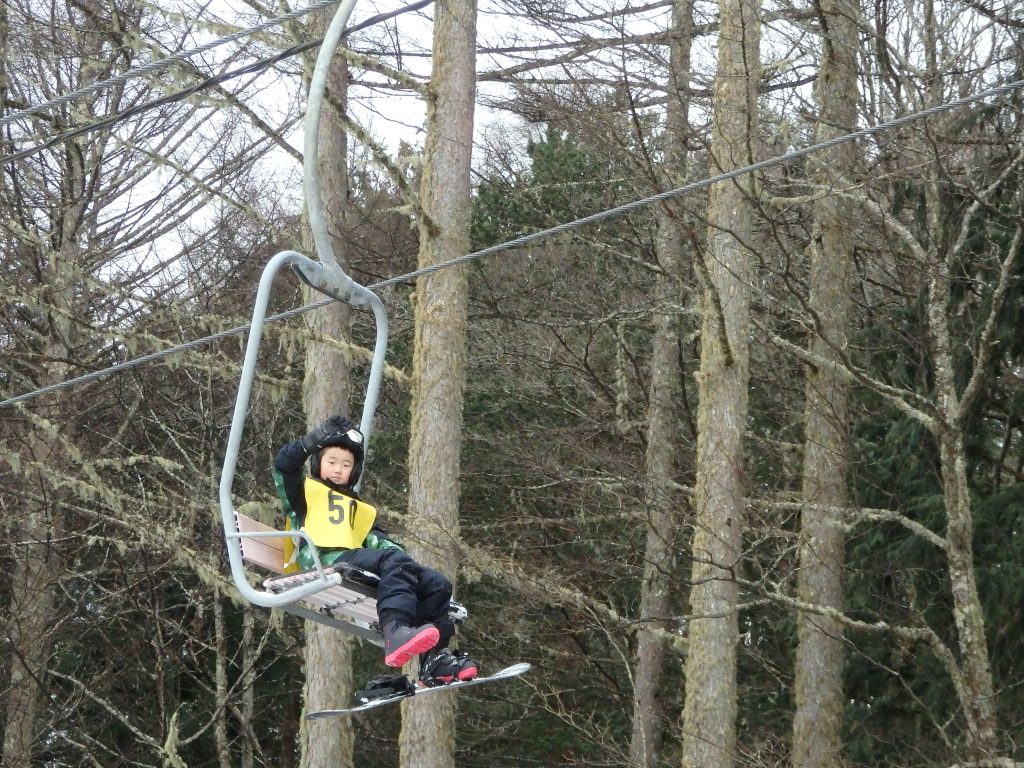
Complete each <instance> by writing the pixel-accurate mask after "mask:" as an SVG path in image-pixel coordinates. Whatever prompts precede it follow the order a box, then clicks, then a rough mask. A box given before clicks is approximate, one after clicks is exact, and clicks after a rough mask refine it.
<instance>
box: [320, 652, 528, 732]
mask: <svg viewBox="0 0 1024 768" xmlns="http://www.w3.org/2000/svg"><path fill="white" fill-rule="evenodd" d="M529 668H530V665H529V664H527V663H525V662H522V663H520V664H513V665H512V666H511V667H505V669H503V670H501V671H499V672H495V673H494V674H493V675H488V676H487V677H474V678H473V679H472V680H456V681H455V682H452V683H446V684H444V685H435V686H431V687H423V688H421V687H419V686H418V685H416V684H415V683H413V682H412V681H411V680H409V679H408V678H406V677H403V676H402V675H399V676H397V677H394V678H390V681H391V690H390V691H388V692H383V693H380V695H377V696H374V697H373V698H370V697H369V696H367V695H363V696H360V694H356V696H357V699H358V700H359V701H360V702H361V703H360V704H358V705H357V706H355V707H350V708H349V709H322V710H320V711H319V712H310V713H309V714H308V715H306V719H307V720H323V719H325V718H328V717H339V716H342V715H351V714H355V713H356V712H366V711H367V710H368V709H377V708H378V707H386V706H387V705H388V704H394V703H395V702H396V701H401V700H402V699H407V698H409V697H410V696H423V695H425V694H429V693H437V692H438V691H451V690H454V689H456V688H465V687H467V686H470V685H482V684H483V683H493V682H494V681H495V680H505V679H507V678H510V677H517V676H519V675H521V674H523V673H524V672H526V671H527V670H528V669H529ZM383 690H384V689H383V688H378V689H377V692H381V691H383ZM360 693H363V694H365V693H366V692H365V691H364V692H360Z"/></svg>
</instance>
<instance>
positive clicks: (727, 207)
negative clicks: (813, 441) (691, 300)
mask: <svg viewBox="0 0 1024 768" xmlns="http://www.w3.org/2000/svg"><path fill="white" fill-rule="evenodd" d="M759 10H760V6H759V3H758V0H725V1H724V2H722V3H721V5H720V32H719V42H718V72H717V75H716V77H715V86H714V95H713V105H712V108H713V115H712V137H711V153H710V154H711V161H712V169H711V170H712V172H718V171H725V170H729V169H731V168H736V167H740V166H743V165H747V164H749V163H750V162H752V160H753V157H754V152H753V146H752V142H753V136H754V130H755V127H756V123H757V85H758V80H759V76H760V63H759V55H760V19H759V18H758V13H759ZM752 187H753V183H752V180H751V178H750V177H749V176H748V177H744V178H741V179H739V180H736V181H727V182H723V183H720V184H716V185H715V186H714V187H712V188H711V193H710V198H709V201H708V221H709V225H710V226H709V230H708V253H707V258H706V259H705V260H704V264H705V270H704V274H705V286H704V302H703V313H704V320H703V327H702V331H701V358H700V372H699V374H698V376H697V384H698V393H699V397H700V403H699V405H698V411H697V430H698V436H697V477H696V485H695V489H694V514H695V521H694V522H695V526H694V534H693V570H692V574H693V577H692V584H691V591H690V606H691V611H692V617H691V619H690V621H689V627H688V636H689V650H688V655H687V658H686V701H685V704H684V707H683V744H682V764H683V765H684V766H686V767H687V768H690V767H692V768H728V767H729V766H731V765H732V762H733V758H734V755H735V746H736V706H737V702H736V644H737V640H738V617H737V601H738V597H739V592H738V588H737V585H736V582H735V580H734V579H733V570H734V569H735V568H736V567H738V566H739V561H740V558H741V555H742V545H743V510H744V495H745V490H744V458H743V433H744V428H745V425H746V420H747V410H748V395H747V384H748V380H749V376H750V372H749V371H750V369H749V354H750V352H749V342H748V335H749V332H750V328H749V314H750V306H749V305H750V299H749V296H748V294H747V285H748V284H749V275H750V271H751V270H750V257H749V254H748V251H747V248H748V247H749V244H750V238H751V234H752V230H753V225H752V221H753V218H754V211H753V206H752V205H751V202H750V199H749V195H750V190H751V188H752Z"/></svg>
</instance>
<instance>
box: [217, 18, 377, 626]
mask: <svg viewBox="0 0 1024 768" xmlns="http://www.w3.org/2000/svg"><path fill="white" fill-rule="evenodd" d="M355 3H356V0H344V2H343V3H342V4H341V6H340V7H339V8H338V10H337V12H336V13H335V15H334V18H333V19H332V21H331V24H330V26H329V28H328V30H327V34H326V35H325V36H324V42H323V44H322V45H321V46H320V52H319V54H318V56H317V61H316V66H315V68H314V70H313V76H312V78H311V80H310V86H309V103H308V105H307V108H306V119H305V126H304V130H305V137H304V154H303V175H304V179H303V186H304V191H305V196H306V207H307V215H308V217H309V225H310V229H311V230H312V233H313V240H314V243H315V245H316V251H317V254H318V255H319V257H320V261H319V262H318V261H314V260H313V259H310V258H308V257H306V256H303V255H302V254H300V253H298V252H296V251H282V252H281V253H278V254H276V255H275V256H274V257H273V258H271V260H270V262H269V263H268V264H267V266H266V267H265V268H264V270H263V275H262V276H261V278H260V283H259V288H258V290H257V293H256V300H255V305H254V307H253V312H252V323H251V326H250V329H249V338H248V341H247V343H246V349H245V359H244V362H243V365H242V372H241V376H240V380H239V385H238V394H237V396H236V398H235V409H234V416H233V418H232V420H231V432H230V434H229V435H228V442H227V448H226V450H225V454H224V466H223V471H222V472H221V478H220V507H221V518H222V522H223V525H224V537H225V541H226V543H227V550H228V561H229V563H230V565H231V575H232V578H233V580H234V582H235V586H236V587H237V588H238V591H239V592H240V593H241V594H242V596H243V597H244V598H245V599H246V600H248V601H249V602H250V603H253V604H254V605H259V606H263V607H266V608H284V609H286V610H290V611H292V612H293V613H296V614H298V615H300V616H303V617H305V618H309V619H313V620H315V621H319V622H321V623H324V624H327V625H329V626H333V627H337V628H339V629H343V630H345V631H347V632H354V633H356V634H358V632H357V631H356V630H355V628H354V627H353V625H351V624H348V623H347V622H344V621H341V620H338V619H334V618H333V617H330V616H328V615H326V614H323V613H319V612H315V611H311V610H310V609H309V608H306V607H303V606H299V605H297V603H298V602H299V601H301V600H302V599H303V598H306V597H309V596H310V595H313V594H316V593H317V592H320V591H322V590H325V589H330V588H331V587H336V586H340V585H341V584H342V576H341V575H340V574H337V573H326V572H325V571H324V567H323V564H322V562H321V560H320V555H319V552H318V551H317V548H316V546H315V545H314V544H313V542H312V540H311V539H310V537H309V535H308V534H306V533H305V532H304V531H273V532H269V531H259V532H257V531H252V532H247V533H241V532H240V531H239V530H238V524H237V521H236V519H235V509H234V503H233V501H232V484H233V481H234V477H235V470H236V467H237V464H238V452H239V447H240V445H241V441H242V433H243V431H244V429H245V419H246V414H247V412H248V409H249V399H250V396H251V393H252V383H253V379H254V378H255V375H256V363H257V360H258V358H259V347H260V340H261V339H262V336H263V325H264V321H265V319H266V311H267V304H268V302H269V300H270V290H271V286H272V284H273V282H274V278H275V277H276V276H277V273H278V272H279V271H280V269H281V268H282V267H284V266H285V265H287V266H290V267H291V268H292V270H293V271H294V272H295V273H296V274H297V275H298V276H299V278H300V279H302V280H303V281H304V282H306V283H307V284H308V285H310V286H311V287H312V288H314V289H316V290H317V291H320V292H321V293H324V294H326V295H327V296H330V297H331V298H333V299H336V300H337V301H343V302H345V303H347V304H349V305H351V306H354V307H369V308H370V309H371V310H372V312H373V317H374V322H375V324H376V334H377V337H376V342H375V344H374V350H373V361H372V363H371V365H370V374H369V380H368V383H367V387H366V397H365V398H364V401H363V413H362V418H361V420H360V424H359V428H360V430H361V431H362V433H363V437H364V444H363V445H364V451H366V450H368V449H369V443H370V437H371V434H372V430H373V415H374V411H375V410H376V408H377V398H378V395H379V392H380V382H381V378H382V376H383V372H384V356H385V352H386V350H387V341H388V320H387V315H386V313H385V311H384V304H383V302H382V301H381V299H380V297H378V296H377V295H376V294H375V293H373V292H372V291H371V290H369V289H368V288H365V287H363V286H361V285H359V284H358V283H356V282H355V281H353V280H352V278H351V277H349V276H348V275H347V274H345V272H344V270H342V269H341V267H340V266H339V265H338V263H337V260H336V258H335V255H334V251H333V248H332V246H331V242H330V236H329V233H328V231H327V222H326V217H325V215H324V210H323V201H322V198H321V196H320V174H319V152H318V137H319V131H320V112H321V107H322V105H323V101H324V90H325V88H326V83H327V74H328V71H329V69H330V64H331V59H332V57H333V55H334V51H335V50H336V48H337V46H338V43H339V42H340V40H341V37H342V35H343V34H344V31H345V26H346V24H347V23H348V19H349V16H350V15H351V13H352V9H353V8H354V7H355ZM357 489H358V485H357ZM284 536H290V537H291V538H292V539H293V540H294V542H295V545H296V546H299V544H300V542H302V541H304V542H306V544H307V545H308V546H309V550H310V552H311V553H312V555H313V559H314V562H315V564H316V571H317V573H318V577H317V578H316V579H314V580H313V581H311V582H309V583H307V584H302V585H300V586H296V587H292V588H289V589H287V590H285V591H283V592H278V593H274V592H270V591H266V590H262V589H257V588H255V587H253V586H252V585H251V584H250V583H249V580H248V578H246V573H245V566H244V564H243V558H242V539H243V538H250V537H251V538H257V537H278V538H280V537H284Z"/></svg>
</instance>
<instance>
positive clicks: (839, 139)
mask: <svg viewBox="0 0 1024 768" xmlns="http://www.w3.org/2000/svg"><path fill="white" fill-rule="evenodd" d="M1022 88H1024V79H1022V80H1015V81H1013V82H1010V83H1006V84H1004V85H999V86H995V87H993V88H989V89H987V90H984V91H981V92H979V93H976V94H973V95H971V96H964V97H962V98H959V99H955V100H953V101H950V102H947V103H945V104H940V105H938V106H935V107H930V108H928V109H925V110H921V111H920V112H914V113H912V114H909V115H904V116H903V117H898V118H895V119H893V120H887V121H885V122H883V123H878V124H877V125H873V126H870V127H868V128H862V129H861V130H859V131H854V132H852V133H847V134H844V135H842V136H836V137H835V138H832V139H829V140H827V141H822V142H819V143H817V144H812V145H810V146H808V147H804V148H803V149H795V150H792V151H790V152H786V153H785V154H782V155H777V156H775V157H771V158H768V159H766V160H761V161H759V162H757V163H753V164H752V165H746V166H743V167H742V168H735V169H733V170H731V171H726V172H725V173H720V174H717V175H715V176H711V177H709V178H706V179H701V180H700V181H695V182H692V183H690V184H686V185H684V186H682V187H678V188H676V189H671V190H668V191H666V192H660V193H658V194H656V195H651V196H649V197H644V198H641V199H639V200H634V201H632V202H629V203H625V204H623V205H620V206H616V207H615V208H608V209H606V210H603V211H598V212H597V213H593V214H591V215H589V216H584V217H583V218H581V219H576V220H574V221H569V222H565V223H563V224H558V225H556V226H554V227H551V228H549V229H544V230H541V231H538V232H533V233H531V234H528V235H523V236H522V237H518V238H516V239H514V240H509V241H507V242H504V243H499V244H497V245H492V246H489V247H487V248H483V249H481V250H479V251H474V252H473V253H469V254H466V255H464V256H458V257H456V258H454V259H449V260H448V261H444V262H440V263H438V264H433V265H430V266H427V267H423V268H421V269H417V270H414V271H412V272H408V273H406V274H403V275H398V276H396V277H391V278H388V279H387V280H382V281H381V282H379V283H374V284H373V285H369V286H367V288H368V289H369V290H371V291H377V290H379V289H381V288H384V287H387V286H390V285H395V284H398V283H404V282H408V281H410V280H414V279H415V278H417V277H422V276H424V275H429V274H432V273H434V272H438V271H440V270H442V269H447V268H448V267H453V266H456V265H459V264H466V263H468V262H471V261H476V260H478V259H482V258H483V257H484V256H489V255H491V254H494V253H499V252H501V251H510V250H514V249H516V248H520V247H522V246H524V245H530V244H532V243H535V242H537V241H539V240H544V239H547V238H549V237H553V236H555V235H559V234H562V233H563V232H568V231H570V230H574V229H579V228H581V227H585V226H587V225H589V224H596V223H598V222H601V221H604V220H605V219H609V218H614V217H617V216H622V215H624V214H627V213H631V212H632V211H635V210H637V209H639V208H644V207H647V206H649V205H653V204H654V203H660V202H664V201H666V200H669V199H671V198H674V197H680V196H682V195H686V194H689V193H691V192H696V191H698V190H701V189H705V188H707V187H710V186H711V185H713V184H717V183H719V182H722V181H729V180H730V179H735V178H737V177H739V176H744V175H746V174H748V173H754V172H756V171H764V170H768V169H770V168H775V167H777V166H779V165H784V164H785V163H789V162H792V161H793V160H799V159H800V158H803V157H806V156H808V155H811V154H814V153H815V152H820V151H822V150H824V149H828V148H830V147H834V146H837V145H840V144H846V143H848V142H851V141H856V140H858V139H864V138H868V137H870V136H874V135H876V134H879V133H884V132H886V131H891V130H895V129H896V128H902V127H903V126H905V125H908V124H910V123H913V122H916V121H918V120H924V119H926V118H929V117H934V116H936V115H940V114H944V113H946V112H951V111H953V110H955V109H958V108H960V107H966V106H970V105H972V104H975V103H977V102H979V101H983V100H985V99H992V98H998V97H1001V96H1005V95H1007V94H1009V93H1012V92H1014V91H1017V90H1020V89H1022ZM332 301H333V299H325V300H323V301H319V302H316V303H313V304H307V305H305V306H303V307H298V308H296V309H293V310H289V311H288V312H282V313H280V314H277V315H273V316H271V317H268V318H266V320H265V321H264V322H266V323H270V322H276V321H280V320H285V319H288V318H291V317H295V316H297V315H301V314H303V313H305V312H310V311H312V310H314V309H318V308H320V307H323V306H326V305H327V304H330V303H331V302H332ZM249 329H250V325H248V324H247V325H242V326H238V327H237V328H232V329H230V330H227V331H222V332H221V333H217V334H214V335H213V336H207V337H205V338H202V339H195V340H193V341H190V342H188V343H186V344H180V345H178V346H175V347H170V348H168V349H165V350H161V351H159V352H154V353H153V354H150V355H146V356H145V357H140V358H138V359H136V360H130V361H126V362H124V363H120V364H118V365H115V366H111V367H110V368H106V369H104V370H101V371H93V372H92V373H88V374H85V375H83V376H79V377H77V378H74V379H69V380H68V381H64V382H60V383H57V384H52V385H50V386H48V387H43V388H42V389H37V390H35V391H32V392H26V393H25V394H22V395H18V396H17V397H12V398H9V399H7V400H3V401H0V407H3V406H11V405H16V404H18V403H23V402H27V401H28V400H32V399H34V398H36V397H40V396H42V395H44V394H49V393H52V392H56V391H58V390H62V389H67V388H69V387H73V386H77V385H78V384H84V383H86V382H89V381H94V380H96V379H99V378H102V377H104V376H107V375H109V374H112V373H116V372H120V371H124V370H128V369H131V368H137V367H140V366H142V365H145V364H147V363H151V362H154V361H156V360H160V359H163V358H165V357H169V356H171V355H175V354H178V353H180V352H184V351H186V350H189V349H194V348H196V347H199V346H203V345H206V344H210V343H212V342H214V341H217V340H219V339H223V338H226V337H229V336H234V335H238V334H241V333H245V332H247V331H248V330H249Z"/></svg>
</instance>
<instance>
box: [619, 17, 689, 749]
mask: <svg viewBox="0 0 1024 768" xmlns="http://www.w3.org/2000/svg"><path fill="white" fill-rule="evenodd" d="M692 30H693V6H692V4H691V2H690V0H678V1H677V2H676V3H675V5H674V6H673V13H672V30H671V34H672V37H671V43H670V49H669V99H668V107H667V113H666V116H665V145H666V152H665V154H666V162H665V167H664V170H665V179H664V182H663V186H664V187H665V188H667V189H670V188H673V187H677V186H681V185H682V184H683V183H684V180H685V178H686V146H687V141H688V138H689V116H688V111H689V91H688V84H689V73H690V40H691V37H692ZM681 215H683V214H682V212H681V211H680V210H678V209H675V210H673V209H669V208H662V209H660V210H659V211H658V239H657V242H656V245H655V247H656V249H657V256H658V263H659V264H660V265H661V268H662V270H664V274H663V275H662V276H661V277H660V278H659V282H658V288H657V294H656V296H655V301H656V302H657V304H656V307H655V315H654V341H653V347H652V349H651V373H650V376H651V381H650V397H649V401H650V405H649V408H648V413H647V455H646V457H645V468H646V469H645V471H646V475H647V477H646V500H645V502H646V508H647V515H648V519H647V542H646V545H645V555H644V575H643V583H642V584H641V591H640V622H641V624H640V626H641V629H640V632H639V633H638V634H637V642H636V670H635V672H634V675H633V678H634V683H633V735H632V738H631V740H630V746H629V764H630V766H632V768H654V766H656V765H658V762H659V759H660V756H661V740H662V711H661V696H660V693H661V691H662V689H663V688H664V683H663V677H664V674H665V640H664V637H663V636H662V635H660V634H659V631H664V630H666V629H668V625H667V622H666V621H665V617H666V616H668V614H669V606H670V603H669V595H670V590H671V578H672V562H673V542H674V541H675V535H676V530H677V526H678V518H677V514H676V501H677V500H676V499H675V498H673V494H672V491H671V488H672V486H673V484H674V482H675V479H676V478H675V462H676V456H677V454H678V450H677V446H678V444H679V438H678V434H677V432H676V419H675V411H676V408H677V406H678V403H679V399H680V388H681V387H682V371H681V370H680V366H679V311H678V306H679V304H680V303H681V302H682V301H683V297H682V296H681V291H680V278H681V277H682V275H681V266H680V265H681V263H682V252H683V236H684V234H683V231H682V224H681V222H680V221H679V218H678V217H679V216H681ZM646 627H650V629H651V630H654V631H648V630H647V629H645V628H646Z"/></svg>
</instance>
